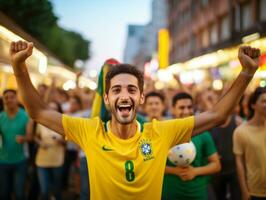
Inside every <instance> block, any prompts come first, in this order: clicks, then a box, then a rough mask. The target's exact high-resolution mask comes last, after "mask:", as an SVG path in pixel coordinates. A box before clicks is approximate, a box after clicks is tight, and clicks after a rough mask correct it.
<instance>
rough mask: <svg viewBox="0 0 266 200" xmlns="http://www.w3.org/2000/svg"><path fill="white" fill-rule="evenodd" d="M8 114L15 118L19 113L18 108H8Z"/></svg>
mask: <svg viewBox="0 0 266 200" xmlns="http://www.w3.org/2000/svg"><path fill="white" fill-rule="evenodd" d="M6 112H7V114H8V116H11V117H12V116H15V115H16V114H17V112H18V107H14V108H8V109H6Z"/></svg>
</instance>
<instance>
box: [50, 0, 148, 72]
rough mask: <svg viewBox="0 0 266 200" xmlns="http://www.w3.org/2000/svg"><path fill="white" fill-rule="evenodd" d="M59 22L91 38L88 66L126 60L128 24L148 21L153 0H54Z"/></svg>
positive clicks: (92, 67)
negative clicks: (124, 53)
mask: <svg viewBox="0 0 266 200" xmlns="http://www.w3.org/2000/svg"><path fill="white" fill-rule="evenodd" d="M51 2H52V4H53V8H54V12H55V14H56V16H57V17H58V18H59V20H58V22H59V25H60V26H61V27H63V28H66V29H68V30H72V31H76V32H78V33H80V34H81V35H82V36H83V37H84V38H85V39H88V40H90V41H91V49H90V51H91V59H90V60H89V61H88V62H87V63H86V68H87V69H86V70H87V71H88V70H89V69H96V70H99V69H100V67H101V66H102V65H103V62H104V61H105V60H106V59H108V58H116V59H118V60H119V61H123V60H122V59H123V50H124V48H125V43H126V36H127V26H128V24H147V23H148V22H149V21H150V18H151V2H152V0H51Z"/></svg>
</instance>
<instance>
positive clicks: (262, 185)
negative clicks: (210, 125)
mask: <svg viewBox="0 0 266 200" xmlns="http://www.w3.org/2000/svg"><path fill="white" fill-rule="evenodd" d="M265 147H266V130H265V127H256V126H251V125H248V124H247V123H244V124H242V125H240V126H239V127H237V129H236V130H235V132H234V148H233V150H234V153H235V154H237V155H243V156H244V160H245V164H246V166H245V168H246V171H247V174H246V175H247V185H248V189H249V192H250V194H251V195H253V196H258V197H266V148H265Z"/></svg>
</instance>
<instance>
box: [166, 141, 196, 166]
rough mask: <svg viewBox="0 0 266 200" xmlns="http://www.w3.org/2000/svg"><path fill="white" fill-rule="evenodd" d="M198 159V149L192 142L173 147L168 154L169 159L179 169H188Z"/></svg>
mask: <svg viewBox="0 0 266 200" xmlns="http://www.w3.org/2000/svg"><path fill="white" fill-rule="evenodd" d="M195 157H196V148H195V145H194V144H193V143H192V142H189V143H183V144H179V145H176V146H174V147H172V148H171V149H170V150H169V153H168V159H169V160H170V161H171V162H172V163H173V164H175V165H176V166H179V167H186V166H188V165H190V163H192V162H193V160H194V159H195Z"/></svg>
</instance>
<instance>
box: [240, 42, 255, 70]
mask: <svg viewBox="0 0 266 200" xmlns="http://www.w3.org/2000/svg"><path fill="white" fill-rule="evenodd" d="M259 57H260V49H257V48H252V47H250V46H241V47H240V48H239V51H238V59H239V61H240V63H241V65H242V68H243V71H245V72H247V73H249V74H251V75H252V74H254V73H255V72H256V70H257V69H258V66H259Z"/></svg>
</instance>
